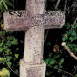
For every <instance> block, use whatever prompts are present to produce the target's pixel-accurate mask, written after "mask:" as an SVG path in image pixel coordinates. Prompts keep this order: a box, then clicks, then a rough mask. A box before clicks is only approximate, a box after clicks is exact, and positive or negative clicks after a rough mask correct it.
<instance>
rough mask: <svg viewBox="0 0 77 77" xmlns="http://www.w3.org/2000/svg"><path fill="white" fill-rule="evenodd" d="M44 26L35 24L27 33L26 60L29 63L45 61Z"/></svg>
mask: <svg viewBox="0 0 77 77" xmlns="http://www.w3.org/2000/svg"><path fill="white" fill-rule="evenodd" d="M43 46H44V28H43V26H33V27H32V28H30V29H28V30H27V31H26V33H25V45H24V61H25V62H26V63H29V64H40V63H42V62H43V49H44V47H43Z"/></svg>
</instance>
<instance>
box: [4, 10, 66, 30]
mask: <svg viewBox="0 0 77 77" xmlns="http://www.w3.org/2000/svg"><path fill="white" fill-rule="evenodd" d="M64 23H65V15H64V12H61V11H51V12H45V13H44V14H36V15H31V14H28V13H27V12H26V11H14V12H11V13H9V12H5V13H4V29H5V30H7V31H22V30H24V31H25V30H27V29H29V28H31V27H33V26H44V28H45V29H50V28H62V27H63V24H64Z"/></svg>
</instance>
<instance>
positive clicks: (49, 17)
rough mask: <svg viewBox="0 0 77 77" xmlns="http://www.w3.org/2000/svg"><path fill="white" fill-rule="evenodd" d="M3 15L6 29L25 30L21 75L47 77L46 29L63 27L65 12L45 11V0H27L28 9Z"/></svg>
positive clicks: (23, 76) (24, 76)
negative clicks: (44, 59)
mask: <svg viewBox="0 0 77 77" xmlns="http://www.w3.org/2000/svg"><path fill="white" fill-rule="evenodd" d="M3 16H4V29H5V30H7V31H25V41H24V58H23V59H22V60H21V61H20V77H45V70H46V64H45V62H44V61H43V51H44V50H43V49H44V30H45V29H52V28H62V26H63V25H64V23H65V15H64V12H61V11H49V12H47V11H45V0H26V11H11V12H5V13H4V15H3Z"/></svg>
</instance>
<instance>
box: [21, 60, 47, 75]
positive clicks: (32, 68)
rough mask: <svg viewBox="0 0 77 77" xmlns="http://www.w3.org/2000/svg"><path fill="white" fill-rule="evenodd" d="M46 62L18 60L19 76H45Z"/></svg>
mask: <svg viewBox="0 0 77 77" xmlns="http://www.w3.org/2000/svg"><path fill="white" fill-rule="evenodd" d="M45 70H46V64H45V63H44V62H43V63H41V64H34V65H30V64H26V63H25V62H24V60H23V59H22V60H21V61H20V77H45Z"/></svg>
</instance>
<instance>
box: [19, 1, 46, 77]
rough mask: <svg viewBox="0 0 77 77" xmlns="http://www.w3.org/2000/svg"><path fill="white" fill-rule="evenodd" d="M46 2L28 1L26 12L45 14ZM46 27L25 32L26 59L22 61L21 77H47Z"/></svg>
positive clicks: (39, 26)
mask: <svg viewBox="0 0 77 77" xmlns="http://www.w3.org/2000/svg"><path fill="white" fill-rule="evenodd" d="M44 8H45V0H27V1H26V11H27V12H28V13H29V14H31V15H33V16H35V15H38V14H43V13H44V10H45V9H44ZM43 48H44V26H43V25H38V26H35V25H34V26H33V27H31V28H30V29H28V30H27V31H26V32H25V42H24V59H23V60H21V65H20V77H45V69H46V64H45V63H44V62H43Z"/></svg>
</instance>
